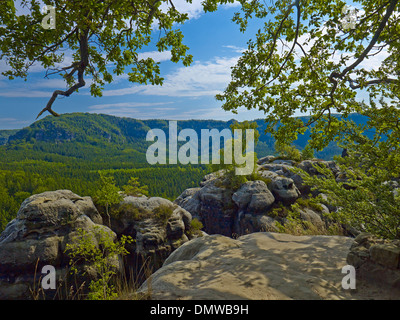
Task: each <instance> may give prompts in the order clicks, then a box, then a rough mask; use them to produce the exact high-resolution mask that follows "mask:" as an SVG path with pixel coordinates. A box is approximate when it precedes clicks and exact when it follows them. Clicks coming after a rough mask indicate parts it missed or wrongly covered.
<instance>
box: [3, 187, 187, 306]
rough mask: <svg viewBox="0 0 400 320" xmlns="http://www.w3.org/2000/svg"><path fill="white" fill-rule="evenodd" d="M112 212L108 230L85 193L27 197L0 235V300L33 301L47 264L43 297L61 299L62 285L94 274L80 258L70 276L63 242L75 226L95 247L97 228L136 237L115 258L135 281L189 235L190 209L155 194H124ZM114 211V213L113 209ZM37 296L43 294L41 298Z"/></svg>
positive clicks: (74, 236) (70, 239) (72, 239)
mask: <svg viewBox="0 0 400 320" xmlns="http://www.w3.org/2000/svg"><path fill="white" fill-rule="evenodd" d="M119 209H120V210H119V211H118V213H117V215H115V214H113V217H112V219H111V222H112V224H111V229H110V228H108V227H107V226H104V225H103V224H102V223H103V219H102V217H101V215H100V214H99V212H98V210H97V208H96V207H95V205H94V204H93V201H92V199H91V198H90V197H80V196H78V195H76V194H74V193H73V192H71V191H69V190H58V191H52V192H44V193H41V194H37V195H33V196H31V197H29V198H28V199H26V200H25V201H24V202H23V203H22V205H21V207H20V209H19V211H18V213H17V217H16V218H15V219H14V220H12V221H11V222H10V223H9V224H8V225H7V226H6V228H5V230H4V231H3V232H2V233H1V235H0V299H32V298H33V297H34V295H35V294H36V293H38V291H36V290H39V289H40V288H41V283H40V279H41V277H42V276H43V275H42V274H41V270H42V268H43V267H44V266H46V265H50V266H52V267H54V268H55V270H56V277H57V285H56V289H55V290H51V289H48V290H45V291H43V292H41V293H44V294H45V295H46V297H47V298H49V299H53V298H54V297H57V298H65V297H66V296H65V295H67V294H68V293H67V292H66V291H65V292H64V291H60V288H61V287H62V288H64V290H67V289H66V284H67V283H69V284H71V285H73V287H74V290H75V293H76V291H77V290H78V288H80V286H81V285H82V284H83V286H82V288H81V289H82V291H81V293H85V292H87V291H86V289H87V285H88V284H89V283H90V282H91V281H92V280H93V279H96V278H97V276H98V275H97V273H96V270H95V269H94V268H93V266H91V265H89V264H88V263H87V262H85V261H84V260H83V259H82V260H80V262H79V263H78V264H75V267H77V269H78V274H77V275H74V276H72V275H71V273H70V272H69V271H70V265H69V263H70V261H71V257H70V255H69V254H68V250H66V248H67V244H70V245H73V244H74V243H76V241H78V240H79V239H80V230H83V231H84V232H85V233H86V234H88V235H89V237H90V239H91V240H90V241H93V242H94V243H95V244H96V245H97V246H98V245H99V243H98V230H99V229H100V230H102V231H104V232H106V233H107V234H109V235H110V236H111V238H112V239H113V240H116V239H117V237H118V238H119V237H120V236H122V235H123V234H124V235H128V236H131V237H132V238H133V239H134V240H135V241H134V242H133V243H131V244H127V245H126V249H127V250H128V252H129V254H128V255H127V256H126V257H125V259H121V257H118V259H116V260H115V258H116V257H114V258H113V259H114V260H115V261H114V260H113V262H114V263H115V265H116V270H117V271H118V272H124V271H126V275H127V278H128V279H129V276H130V275H133V276H134V277H135V279H134V281H135V282H136V283H140V281H141V279H142V278H143V277H145V276H146V275H147V274H145V273H147V272H150V273H151V272H152V271H155V270H157V269H158V268H159V267H161V266H162V264H163V262H164V261H165V259H166V258H167V257H168V256H169V255H170V254H171V252H173V251H174V250H175V249H176V248H178V247H179V246H181V245H182V244H183V243H185V242H187V241H188V240H189V238H193V237H194V235H193V230H192V227H191V220H192V217H191V215H190V213H189V212H187V211H186V210H184V209H182V208H181V207H179V206H177V205H175V204H173V203H172V202H171V201H169V200H166V199H163V198H158V197H152V198H147V197H125V198H124V201H123V202H122V203H121V204H120V206H119ZM114 213H115V212H114ZM40 297H42V296H40Z"/></svg>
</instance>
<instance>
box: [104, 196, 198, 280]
mask: <svg viewBox="0 0 400 320" xmlns="http://www.w3.org/2000/svg"><path fill="white" fill-rule="evenodd" d="M118 210H119V211H118V212H119V213H118V214H117V215H116V216H114V217H112V219H111V229H112V230H113V231H115V232H116V234H117V235H118V237H120V236H121V235H128V236H131V237H132V238H133V239H135V241H134V242H133V243H132V244H130V245H128V246H127V249H128V251H129V252H130V254H129V255H128V256H127V257H126V261H125V262H126V273H127V274H128V275H133V276H134V277H135V281H138V282H140V281H141V279H142V278H144V277H145V276H146V274H144V273H145V272H149V271H155V270H157V269H158V268H160V267H161V266H162V264H163V263H164V261H165V259H166V258H167V257H168V256H169V255H170V254H171V252H173V251H174V250H175V249H177V248H178V247H179V246H181V245H182V244H183V243H185V242H187V241H188V240H189V239H190V238H192V237H193V234H192V232H191V221H192V216H191V214H190V213H189V212H188V211H186V210H185V209H183V208H181V207H180V206H178V205H176V204H174V203H172V202H171V201H169V200H167V199H164V198H160V197H145V196H142V197H132V196H127V197H125V198H124V199H123V201H122V202H121V203H120V205H119V209H118ZM158 210H159V211H160V210H162V213H163V215H162V216H160V215H157V212H158ZM144 264H145V265H146V267H147V268H148V269H150V270H144V269H143V268H142V266H143V265H144Z"/></svg>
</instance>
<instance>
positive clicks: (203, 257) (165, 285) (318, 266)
mask: <svg viewBox="0 0 400 320" xmlns="http://www.w3.org/2000/svg"><path fill="white" fill-rule="evenodd" d="M352 243H353V239H351V238H348V237H341V236H293V235H288V234H281V233H269V232H257V233H252V234H249V235H245V236H242V237H240V238H238V239H236V240H234V239H231V238H228V237H225V236H221V235H209V236H204V237H202V238H198V239H194V240H192V241H190V242H187V243H185V244H184V245H183V246H181V247H180V248H179V249H177V250H176V251H174V252H173V253H172V254H171V255H170V256H169V257H168V259H167V260H166V261H165V263H164V266H163V267H162V268H161V269H159V270H158V271H157V272H155V273H154V274H153V275H152V277H151V280H148V281H151V283H150V284H149V283H144V284H143V285H142V287H141V288H140V289H139V291H142V292H147V290H148V288H151V298H152V299H154V300H163V299H172V300H176V299H190V300H192V299H204V300H226V299H235V300H236V299H254V300H273V299H296V300H300V299H302V300H304V299H306V300H315V299H362V298H363V292H360V291H359V290H358V291H351V290H344V289H343V288H342V285H341V283H342V279H343V277H344V276H345V274H342V272H341V271H342V267H343V266H345V265H347V262H346V256H347V253H348V251H349V248H350V246H351V244H352ZM366 298H368V299H371V298H372V297H371V295H367V297H366Z"/></svg>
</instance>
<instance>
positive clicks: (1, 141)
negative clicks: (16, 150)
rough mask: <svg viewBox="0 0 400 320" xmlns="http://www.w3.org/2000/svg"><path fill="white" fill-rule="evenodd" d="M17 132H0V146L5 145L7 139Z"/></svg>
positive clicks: (16, 130)
mask: <svg viewBox="0 0 400 320" xmlns="http://www.w3.org/2000/svg"><path fill="white" fill-rule="evenodd" d="M18 131H19V130H18V129H15V130H0V145H5V144H6V143H7V142H8V138H9V137H10V136H13V135H14V134H16V133H17V132H18Z"/></svg>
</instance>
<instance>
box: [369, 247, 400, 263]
mask: <svg viewBox="0 0 400 320" xmlns="http://www.w3.org/2000/svg"><path fill="white" fill-rule="evenodd" d="M369 252H370V255H371V259H372V260H373V261H375V262H377V263H379V264H381V265H383V266H386V267H389V268H398V267H399V258H400V247H398V246H396V245H393V244H389V243H387V244H375V245H372V246H371V247H370V248H369Z"/></svg>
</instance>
